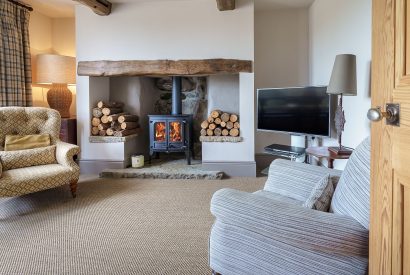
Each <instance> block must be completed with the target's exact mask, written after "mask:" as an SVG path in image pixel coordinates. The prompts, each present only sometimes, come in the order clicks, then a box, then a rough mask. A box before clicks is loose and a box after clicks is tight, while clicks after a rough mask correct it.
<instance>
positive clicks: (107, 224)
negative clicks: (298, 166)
mask: <svg viewBox="0 0 410 275" xmlns="http://www.w3.org/2000/svg"><path fill="white" fill-rule="evenodd" d="M264 181H265V178H257V179H247V178H232V179H228V180H222V181H221V180H218V181H210V180H149V179H145V180H142V179H98V178H96V177H86V178H82V180H81V182H80V184H79V190H78V197H77V198H76V199H71V197H70V194H69V191H68V187H62V188H58V189H54V190H48V191H44V192H40V193H36V194H31V195H26V196H23V197H18V198H11V199H0V274H209V272H210V270H209V268H208V235H209V231H210V228H211V226H212V222H213V217H212V215H211V214H210V212H209V203H210V199H211V196H212V194H213V193H214V192H215V191H216V190H218V189H220V188H225V187H230V188H236V189H241V190H244V191H255V190H257V189H260V188H262V186H263V183H264Z"/></svg>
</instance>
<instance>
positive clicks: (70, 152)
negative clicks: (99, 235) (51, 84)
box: [0, 107, 80, 197]
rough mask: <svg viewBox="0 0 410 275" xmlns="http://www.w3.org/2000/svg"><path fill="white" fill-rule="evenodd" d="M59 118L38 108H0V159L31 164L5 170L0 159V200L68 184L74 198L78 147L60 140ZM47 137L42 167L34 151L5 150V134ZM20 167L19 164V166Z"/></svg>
mask: <svg viewBox="0 0 410 275" xmlns="http://www.w3.org/2000/svg"><path fill="white" fill-rule="evenodd" d="M60 124H61V118H60V114H59V113H58V112H57V111H56V110H53V109H48V108H37V107H27V108H25V107H2V108H0V153H1V154H0V158H1V156H3V158H4V159H7V158H8V157H9V156H10V155H11V154H13V158H16V156H17V158H18V159H17V161H18V162H19V163H17V165H19V164H21V162H31V163H29V165H25V167H22V168H17V169H4V168H5V167H4V166H5V164H4V161H3V160H1V159H0V197H14V196H20V195H24V194H29V193H34V192H37V191H42V190H46V189H50V188H54V187H57V186H61V185H66V184H69V186H70V189H71V193H72V195H73V197H75V196H76V189H77V182H78V179H79V175H80V169H79V166H78V165H77V164H76V163H75V162H74V160H73V157H74V156H75V155H77V154H79V152H80V150H79V147H78V146H76V145H72V144H68V143H64V142H62V141H60V140H59V133H60ZM31 134H49V135H50V140H51V142H50V143H51V146H49V147H50V150H53V153H52V155H51V157H49V156H46V157H47V158H48V160H47V162H48V164H47V165H41V159H40V157H41V155H40V157H39V155H38V153H36V152H37V151H36V149H32V150H19V151H10V152H9V151H4V144H5V138H6V135H31ZM50 158H51V159H50ZM20 166H21V165H20Z"/></svg>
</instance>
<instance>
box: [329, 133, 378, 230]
mask: <svg viewBox="0 0 410 275" xmlns="http://www.w3.org/2000/svg"><path fill="white" fill-rule="evenodd" d="M330 212H333V213H335V214H341V215H345V216H350V217H352V218H354V219H355V220H357V221H358V222H359V223H360V224H361V225H363V226H364V227H365V228H367V229H369V212H370V138H367V139H365V140H364V141H363V142H362V143H361V144H360V145H359V146H358V147H357V148H356V150H355V151H354V153H353V154H352V156H351V157H350V159H349V161H348V162H347V165H346V168H345V170H344V171H343V173H342V176H341V177H340V180H339V183H338V184H337V187H336V190H335V193H334V195H333V200H332V204H331V207H330Z"/></svg>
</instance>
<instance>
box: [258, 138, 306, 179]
mask: <svg viewBox="0 0 410 275" xmlns="http://www.w3.org/2000/svg"><path fill="white" fill-rule="evenodd" d="M264 149H265V151H264V153H265V154H269V155H272V156H276V157H281V158H286V159H289V160H291V161H296V159H298V158H301V157H304V156H305V153H306V149H305V148H302V147H296V146H288V145H281V144H271V145H269V146H266V147H265V148H264ZM261 173H262V174H264V175H268V174H269V167H267V168H265V169H263V170H262V172H261Z"/></svg>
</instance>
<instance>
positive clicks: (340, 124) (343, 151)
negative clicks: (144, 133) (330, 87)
mask: <svg viewBox="0 0 410 275" xmlns="http://www.w3.org/2000/svg"><path fill="white" fill-rule="evenodd" d="M345 124H346V119H345V112H344V110H343V94H341V95H340V98H339V104H338V105H337V108H336V114H335V128H336V132H337V140H338V142H339V146H338V147H329V151H330V152H333V153H335V154H336V155H350V154H351V153H352V150H350V149H348V148H346V147H343V146H342V133H343V131H344V130H345Z"/></svg>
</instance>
